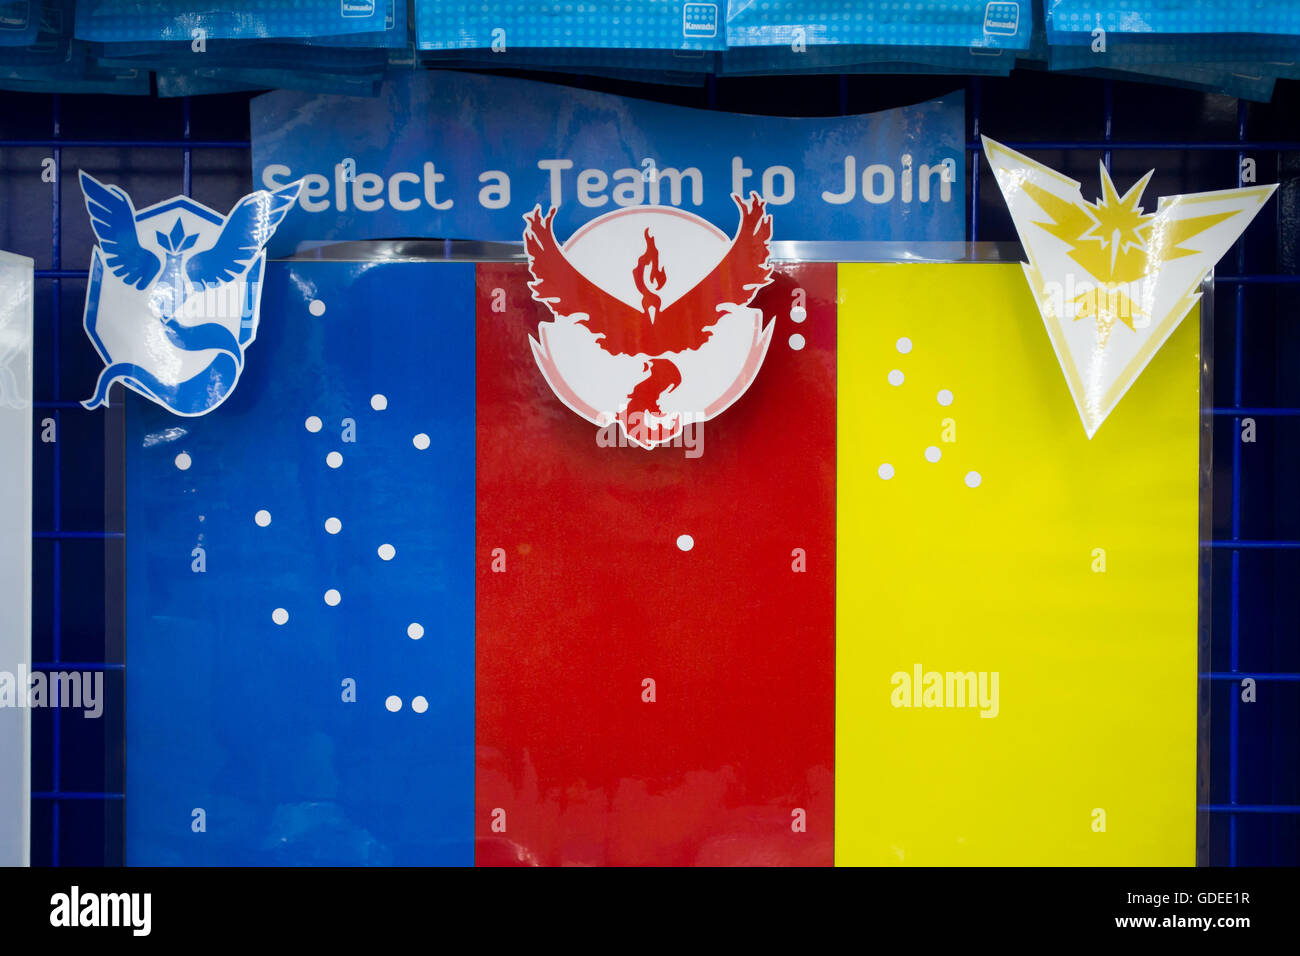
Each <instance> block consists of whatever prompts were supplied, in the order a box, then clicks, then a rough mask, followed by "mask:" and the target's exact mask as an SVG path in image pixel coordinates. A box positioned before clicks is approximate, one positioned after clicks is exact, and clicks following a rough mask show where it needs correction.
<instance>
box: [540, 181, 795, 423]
mask: <svg viewBox="0 0 1300 956" xmlns="http://www.w3.org/2000/svg"><path fill="white" fill-rule="evenodd" d="M732 199H733V200H734V201H735V203H736V206H737V207H738V208H739V210H740V227H739V228H738V229H737V230H736V234H735V236H733V237H731V238H728V237H727V235H726V234H725V233H723V232H722V231H721V230H720V229H718V228H717V227H716V226H714V225H713V224H712V223H710V222H708V221H706V220H704V219H701V218H700V217H699V216H696V215H693V214H691V213H688V212H685V211H683V210H681V209H677V208H675V207H669V206H629V207H626V208H623V209H619V210H616V211H614V212H611V213H608V214H606V215H604V216H601V217H600V218H598V219H595V220H592V221H591V222H589V223H587V225H585V226H583V227H582V228H581V229H579V230H578V231H577V232H575V233H574V234H573V235H572V236H570V237H569V240H568V241H567V242H565V243H564V245H563V246H562V247H561V245H560V244H559V243H558V242H557V240H556V238H555V234H554V233H553V232H552V230H551V223H552V221H553V220H554V218H555V210H554V209H552V210H551V211H550V213H549V214H548V215H547V216H546V217H545V218H543V216H542V212H541V208H540V207H537V208H534V210H533V211H532V212H531V213H529V214H528V215H526V216H525V217H524V220H525V221H526V222H527V223H528V226H527V229H526V230H525V232H524V248H525V250H526V251H527V253H528V260H529V265H528V268H529V271H531V272H532V275H533V280H534V281H533V282H531V283H530V284H529V288H530V289H532V292H533V298H534V299H536V300H537V301H538V302H542V303H544V304H545V305H546V306H547V308H549V309H550V311H551V313H552V314H553V315H554V316H555V319H554V321H551V322H541V323H539V324H538V329H537V338H536V339H531V338H530V340H529V341H530V342H531V344H532V348H533V356H534V358H536V360H537V364H538V367H539V368H541V370H542V374H543V375H544V376H545V378H546V381H547V383H548V384H549V385H550V386H551V388H552V390H553V391H554V392H555V394H556V396H558V397H559V399H560V401H562V402H564V404H565V405H567V406H568V407H569V408H571V409H572V410H573V411H575V412H577V413H578V414H579V415H581V416H582V417H583V418H585V419H587V420H588V421H589V422H591V423H592V424H594V425H597V426H599V427H602V428H604V427H606V426H609V425H611V424H612V423H613V422H615V421H617V422H618V427H619V428H620V429H621V430H622V432H623V434H624V435H625V437H626V438H627V440H628V441H629V442H631V443H633V444H636V445H639V446H641V447H642V448H654V447H655V446H656V445H662V444H666V443H668V442H670V441H672V440H673V439H674V438H676V437H677V436H678V435H680V434H681V432H682V428H683V427H684V426H686V425H688V424H690V423H692V422H703V421H707V420H709V419H710V418H713V417H714V416H715V415H718V414H719V413H721V412H722V411H723V410H725V409H726V408H727V407H728V406H730V405H731V404H732V403H733V402H735V401H736V400H737V399H738V398H740V396H741V395H743V394H744V393H745V390H746V389H747V388H749V385H750V383H751V382H753V380H754V377H755V376H756V375H757V374H758V370H759V367H760V366H761V365H762V364H763V357H764V356H765V355H766V354H767V346H768V343H769V342H770V341H771V338H772V323H771V322H768V323H767V324H766V325H764V323H763V314H762V312H761V311H760V310H758V309H754V308H750V303H751V302H752V301H753V299H754V296H755V295H756V294H757V293H758V290H759V289H761V288H763V286H765V285H767V284H768V283H769V282H771V281H772V269H771V266H770V265H769V264H768V258H769V242H770V241H771V238H772V217H771V216H769V215H766V214H765V206H764V203H763V201H762V200H761V199H760V198H759V197H758V195H757V194H751V196H750V200H749V202H748V203H745V202H744V201H742V200H741V198H740V197H739V196H735V195H733V196H732Z"/></svg>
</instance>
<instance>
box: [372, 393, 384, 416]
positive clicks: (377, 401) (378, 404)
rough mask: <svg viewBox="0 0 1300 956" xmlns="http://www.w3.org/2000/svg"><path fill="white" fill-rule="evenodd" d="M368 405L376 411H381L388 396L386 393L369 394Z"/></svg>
mask: <svg viewBox="0 0 1300 956" xmlns="http://www.w3.org/2000/svg"><path fill="white" fill-rule="evenodd" d="M370 407H371V408H373V409H374V410H375V411H377V412H382V411H383V410H384V409H385V408H387V407H388V396H386V395H377V394H376V395H371V396H370Z"/></svg>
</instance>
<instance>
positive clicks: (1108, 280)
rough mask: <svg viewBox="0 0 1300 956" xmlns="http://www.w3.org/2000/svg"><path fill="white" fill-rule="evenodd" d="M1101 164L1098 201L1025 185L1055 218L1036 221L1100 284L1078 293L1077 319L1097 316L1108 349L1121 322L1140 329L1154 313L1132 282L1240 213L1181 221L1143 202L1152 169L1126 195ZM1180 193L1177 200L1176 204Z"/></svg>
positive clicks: (1187, 253) (1150, 273)
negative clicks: (1136, 293)
mask: <svg viewBox="0 0 1300 956" xmlns="http://www.w3.org/2000/svg"><path fill="white" fill-rule="evenodd" d="M1100 168H1101V191H1102V195H1101V197H1100V198H1099V199H1098V200H1097V201H1096V202H1088V201H1087V200H1086V199H1083V198H1082V197H1081V198H1080V200H1079V202H1077V203H1074V202H1071V201H1069V200H1068V199H1063V198H1061V197H1060V196H1056V195H1054V194H1053V193H1051V192H1049V191H1048V190H1046V189H1044V188H1042V187H1041V186H1038V185H1037V184H1035V183H1033V182H1029V181H1026V182H1025V183H1024V184H1023V188H1024V190H1025V192H1026V194H1028V195H1029V197H1030V198H1031V199H1033V201H1034V202H1035V203H1037V204H1038V206H1039V208H1040V209H1042V210H1043V212H1045V213H1046V214H1047V215H1048V216H1050V217H1051V219H1050V221H1048V222H1038V221H1035V222H1034V225H1036V226H1040V227H1041V228H1043V229H1044V230H1046V231H1047V232H1048V233H1049V234H1051V235H1053V236H1055V237H1056V238H1058V239H1060V240H1062V241H1063V242H1065V243H1066V244H1067V245H1069V247H1070V251H1069V256H1070V258H1071V259H1073V260H1074V261H1075V262H1076V263H1078V264H1079V265H1080V266H1081V267H1082V268H1083V269H1084V270H1085V271H1086V272H1087V273H1088V274H1089V275H1091V276H1092V278H1093V279H1094V280H1096V282H1097V287H1096V288H1095V289H1093V288H1087V287H1085V289H1084V291H1082V292H1080V293H1079V294H1078V295H1077V296H1076V297H1075V298H1074V300H1073V301H1074V304H1075V307H1076V311H1075V315H1074V319H1075V321H1076V322H1077V321H1078V320H1079V319H1089V318H1090V319H1094V320H1095V321H1096V323H1097V344H1098V346H1100V347H1103V348H1104V347H1105V345H1106V343H1107V341H1108V340H1109V339H1110V333H1111V330H1112V329H1113V328H1114V327H1115V323H1116V322H1122V323H1123V324H1124V325H1126V326H1128V328H1129V329H1130V330H1131V331H1135V330H1136V328H1135V325H1134V322H1135V320H1136V319H1148V318H1149V316H1148V315H1147V313H1146V311H1145V310H1144V309H1143V308H1142V307H1141V306H1140V305H1139V303H1138V302H1135V301H1134V299H1133V296H1132V294H1131V293H1132V292H1133V287H1132V284H1133V283H1135V282H1141V281H1142V280H1148V279H1152V278H1154V276H1155V273H1156V272H1157V271H1158V270H1159V268H1160V266H1161V265H1162V264H1163V263H1165V262H1168V261H1170V260H1172V259H1180V258H1182V257H1183V256H1191V255H1195V254H1196V253H1197V252H1198V251H1199V250H1196V249H1187V248H1183V247H1182V246H1181V243H1183V242H1186V241H1187V240H1188V239H1191V238H1192V237H1193V236H1196V235H1197V234H1199V233H1202V232H1204V231H1205V230H1206V229H1209V228H1210V227H1211V226H1213V225H1215V224H1216V223H1220V222H1223V221H1224V220H1225V219H1228V218H1230V217H1232V216H1234V215H1236V211H1235V210H1234V211H1230V212H1220V213H1213V214H1211V215H1208V216H1192V217H1187V218H1183V219H1178V220H1173V219H1172V217H1168V216H1166V217H1157V214H1155V213H1144V212H1143V211H1142V206H1140V205H1139V203H1140V202H1141V200H1142V193H1143V191H1145V189H1146V186H1147V183H1148V182H1150V180H1151V173H1150V172H1148V173H1147V174H1146V175H1145V176H1143V177H1142V178H1141V179H1139V180H1138V181H1137V182H1136V183H1134V184H1133V186H1132V188H1131V189H1129V191H1128V192H1126V193H1125V194H1124V195H1123V196H1121V195H1120V194H1119V191H1118V190H1117V189H1116V188H1115V184H1114V183H1113V182H1112V181H1111V178H1110V173H1109V172H1108V171H1107V170H1106V166H1105V164H1104V163H1102V164H1100ZM1152 172H1154V170H1153V171H1152ZM1178 198H1180V197H1175V198H1174V199H1173V200H1171V202H1174V203H1176V202H1177V201H1178ZM1157 218H1159V219H1160V222H1159V223H1158V224H1157V222H1156V220H1157Z"/></svg>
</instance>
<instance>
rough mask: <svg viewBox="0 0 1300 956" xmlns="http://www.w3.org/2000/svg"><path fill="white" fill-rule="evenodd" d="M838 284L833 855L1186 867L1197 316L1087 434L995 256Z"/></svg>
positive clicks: (1027, 307)
mask: <svg viewBox="0 0 1300 956" xmlns="http://www.w3.org/2000/svg"><path fill="white" fill-rule="evenodd" d="M839 290H840V292H839V296H840V306H839V376H838V378H839V397H838V417H839V425H838V429H839V434H838V456H839V462H838V493H837V498H838V515H837V581H836V594H837V598H836V600H837V609H836V615H837V621H836V642H837V644H836V744H835V746H836V757H835V760H836V765H835V858H836V863H837V864H839V865H857V864H916V865H926V864H931V865H935V864H937V865H946V864H985V865H1003V864H1006V865H1015V864H1047V865H1050V864H1097V865H1112V864H1136V865H1192V864H1194V863H1195V842H1196V840H1195V829H1196V814H1195V809H1196V806H1195V800H1196V782H1195V772H1196V686H1197V682H1196V648H1197V629H1196V607H1197V493H1198V492H1197V487H1198V465H1197V461H1198V401H1197V388H1198V381H1199V372H1198V342H1199V309H1198V308H1194V309H1193V311H1192V314H1191V315H1189V316H1188V317H1187V319H1186V320H1184V322H1183V324H1182V325H1181V327H1180V328H1179V329H1178V330H1177V331H1176V332H1175V333H1174V334H1173V336H1172V337H1171V338H1170V339H1169V341H1168V343H1166V345H1165V346H1164V348H1163V349H1161V351H1160V352H1159V353H1157V355H1156V356H1155V358H1154V359H1153V360H1152V362H1151V365H1150V366H1149V368H1148V369H1147V371H1146V372H1145V373H1143V375H1142V376H1141V377H1140V378H1139V379H1138V381H1137V383H1136V384H1135V385H1134V386H1133V388H1132V390H1131V391H1130V392H1129V394H1128V395H1127V396H1125V397H1124V399H1123V401H1121V402H1120V404H1119V405H1118V407H1117V408H1116V409H1115V411H1114V412H1113V413H1112V414H1111V416H1110V417H1109V418H1108V419H1107V420H1106V422H1105V423H1104V424H1103V425H1102V426H1101V429H1100V430H1099V431H1098V432H1097V434H1096V436H1095V437H1094V438H1093V439H1092V440H1091V441H1089V440H1088V439H1087V438H1086V437H1085V435H1084V430H1083V426H1082V425H1081V423H1080V421H1079V416H1078V413H1077V412H1076V410H1075V407H1074V404H1073V402H1072V401H1071V399H1070V394H1069V391H1068V389H1067V387H1066V383H1065V380H1064V379H1063V377H1062V374H1061V370H1060V367H1059V365H1058V364H1057V361H1056V357H1055V355H1054V354H1053V352H1052V347H1051V344H1050V342H1049V341H1048V337H1047V334H1046V332H1045V331H1044V329H1043V323H1042V320H1041V319H1040V318H1039V315H1038V312H1037V309H1036V308H1035V306H1034V303H1033V300H1032V298H1031V296H1030V293H1029V290H1028V288H1027V286H1026V284H1025V279H1024V276H1023V274H1022V272H1021V269H1020V266H1019V265H1014V264H1005V265H1004V264H889V265H850V266H841V267H840V271H839ZM1125 331H1126V330H1124V329H1120V330H1118V331H1117V332H1116V334H1122V333H1123V332H1125ZM903 337H906V338H908V339H910V340H911V343H912V347H911V351H909V352H907V353H905V354H904V353H902V352H900V351H899V349H898V346H897V342H898V340H899V339H900V338H903ZM892 370H897V371H899V372H901V373H902V376H903V378H902V384H900V385H892V384H890V380H889V376H890V372H891V371H892ZM895 377H897V376H895ZM943 389H947V390H949V391H951V393H952V396H953V399H952V403H951V404H950V405H947V406H943V405H941V404H940V403H939V401H938V398H937V396H938V394H939V392H940V391H941V390H943ZM946 419H951V422H952V424H953V425H954V426H955V438H956V441H944V440H943V438H944V437H945V436H944V435H943V431H944V425H945V420H946ZM948 437H953V436H951V435H950V436H948ZM930 446H933V447H934V448H937V449H938V450H939V451H940V453H941V457H940V458H939V460H938V461H937V462H933V463H932V462H929V461H927V460H926V457H925V450H926V449H927V447H930ZM886 463H887V464H889V465H891V466H892V467H893V477H892V478H890V479H889V480H883V479H882V478H881V477H880V476H879V468H880V466H881V465H882V464H886ZM971 472H977V473H978V475H979V476H980V479H981V480H980V482H979V484H978V486H976V487H969V486H968V485H967V483H966V476H967V475H968V473H971ZM1102 551H1104V571H1101V570H1099V569H1100V568H1101V567H1102V564H1101V559H1102V558H1103V555H1102ZM918 666H919V667H920V668H921V671H922V674H923V675H924V674H925V673H926V672H932V671H933V672H938V673H940V674H942V675H946V674H947V673H948V672H953V673H954V674H957V673H966V672H975V673H976V674H977V675H978V674H979V673H980V672H983V673H985V674H987V675H988V677H987V678H986V682H985V687H986V690H987V691H988V693H987V695H986V696H987V697H988V698H992V689H993V686H994V685H993V683H992V677H993V675H994V674H995V673H996V675H997V685H996V686H997V706H996V716H988V717H985V716H981V714H982V713H985V712H987V713H989V714H990V715H992V714H993V712H994V707H993V705H992V701H991V699H990V702H989V705H988V706H987V707H981V706H980V705H979V703H978V701H977V702H976V705H975V706H960V707H959V706H953V705H955V704H956V703H957V699H956V697H957V694H956V691H957V690H958V686H957V683H958V682H956V681H954V682H952V686H949V681H948V680H947V678H946V676H945V677H943V679H942V683H943V686H942V687H941V688H940V689H939V692H938V693H935V692H933V691H932V694H931V698H930V699H931V701H932V702H936V703H942V704H944V705H945V706H931V707H926V706H924V699H922V706H895V704H898V703H901V696H902V695H903V694H904V692H905V691H906V690H907V688H906V686H905V685H904V684H903V682H902V680H901V678H897V681H898V682H897V683H894V681H895V680H896V678H895V675H901V674H906V675H907V679H908V681H909V682H910V681H911V680H912V675H913V672H914V669H915V668H916V667H918ZM922 683H923V685H924V683H925V677H924V676H923V677H922ZM977 696H978V695H977ZM909 700H910V697H909ZM1098 811H1104V815H1105V816H1104V831H1103V830H1099V829H1098V827H1100V826H1101V825H1102V820H1101V818H1100V817H1099V816H1098Z"/></svg>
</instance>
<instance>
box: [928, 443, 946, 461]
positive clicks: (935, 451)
mask: <svg viewBox="0 0 1300 956" xmlns="http://www.w3.org/2000/svg"><path fill="white" fill-rule="evenodd" d="M942 457H943V452H941V451H939V448H938V446H936V445H931V446H930V447H929V448H927V449H926V450H925V460H926V461H938V460H939V459H940V458H942Z"/></svg>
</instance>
